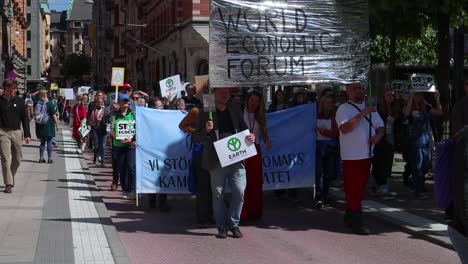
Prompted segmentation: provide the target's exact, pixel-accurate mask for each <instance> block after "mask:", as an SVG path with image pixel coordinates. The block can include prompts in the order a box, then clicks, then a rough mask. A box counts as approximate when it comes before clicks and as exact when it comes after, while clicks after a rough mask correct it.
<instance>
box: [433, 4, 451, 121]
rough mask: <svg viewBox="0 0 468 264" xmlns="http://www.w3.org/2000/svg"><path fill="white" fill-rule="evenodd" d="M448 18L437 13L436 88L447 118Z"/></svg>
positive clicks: (442, 12) (448, 76) (446, 15)
mask: <svg viewBox="0 0 468 264" xmlns="http://www.w3.org/2000/svg"><path fill="white" fill-rule="evenodd" d="M449 27H450V18H449V16H448V14H447V13H445V12H444V11H443V10H442V8H439V9H438V11H437V39H438V44H439V45H438V65H437V72H436V74H437V78H436V79H437V86H438V89H439V91H440V99H441V103H442V107H443V109H444V113H445V116H446V117H447V116H448V109H449V105H448V103H449V96H450V92H449V82H450V38H449Z"/></svg>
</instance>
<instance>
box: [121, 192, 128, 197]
mask: <svg viewBox="0 0 468 264" xmlns="http://www.w3.org/2000/svg"><path fill="white" fill-rule="evenodd" d="M122 198H123V199H128V193H127V192H125V191H122Z"/></svg>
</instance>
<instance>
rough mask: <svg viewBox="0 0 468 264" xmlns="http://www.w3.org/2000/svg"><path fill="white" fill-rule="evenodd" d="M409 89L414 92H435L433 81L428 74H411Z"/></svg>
mask: <svg viewBox="0 0 468 264" xmlns="http://www.w3.org/2000/svg"><path fill="white" fill-rule="evenodd" d="M411 88H412V90H413V91H415V92H429V93H434V92H435V91H436V86H435V79H434V76H433V75H430V74H420V73H413V74H412V75H411Z"/></svg>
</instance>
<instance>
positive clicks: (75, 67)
mask: <svg viewBox="0 0 468 264" xmlns="http://www.w3.org/2000/svg"><path fill="white" fill-rule="evenodd" d="M63 70H64V74H65V78H72V79H73V81H74V82H80V81H81V80H82V77H83V75H84V74H87V73H89V72H90V71H91V58H90V57H89V56H87V55H85V54H83V53H72V54H69V55H67V56H66V57H65V61H64V64H63Z"/></svg>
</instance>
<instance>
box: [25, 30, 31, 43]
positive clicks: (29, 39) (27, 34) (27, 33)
mask: <svg viewBox="0 0 468 264" xmlns="http://www.w3.org/2000/svg"><path fill="white" fill-rule="evenodd" d="M26 40H27V41H31V30H28V32H26Z"/></svg>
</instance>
